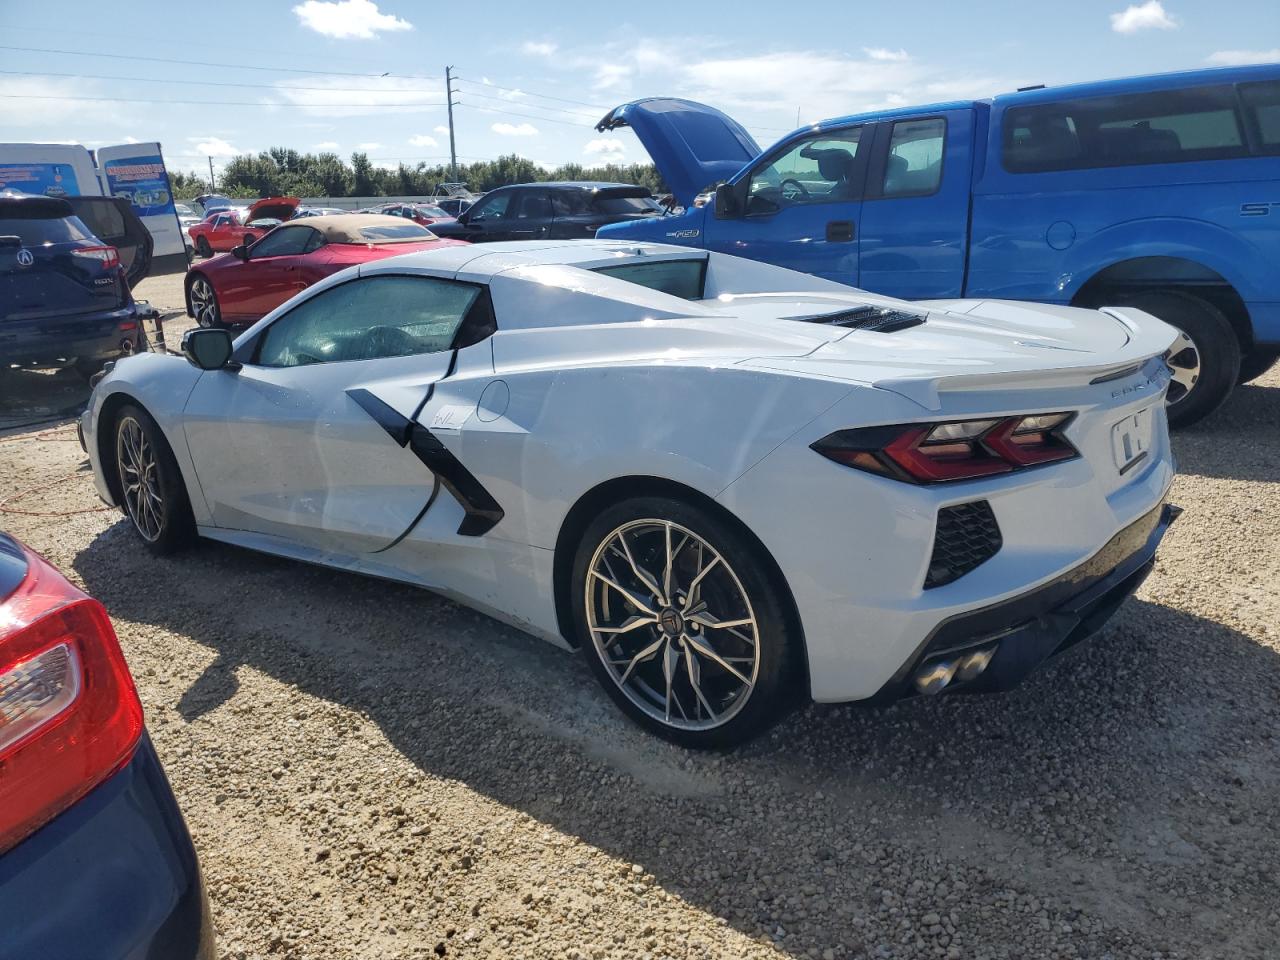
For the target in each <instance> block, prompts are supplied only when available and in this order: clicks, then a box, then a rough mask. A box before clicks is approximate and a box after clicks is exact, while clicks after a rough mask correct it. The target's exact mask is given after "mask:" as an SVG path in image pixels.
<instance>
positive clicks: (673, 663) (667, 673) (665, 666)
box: [662, 641, 684, 722]
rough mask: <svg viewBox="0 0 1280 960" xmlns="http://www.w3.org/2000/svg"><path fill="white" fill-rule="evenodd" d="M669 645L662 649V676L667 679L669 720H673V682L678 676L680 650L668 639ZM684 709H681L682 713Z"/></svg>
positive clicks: (667, 711)
mask: <svg viewBox="0 0 1280 960" xmlns="http://www.w3.org/2000/svg"><path fill="white" fill-rule="evenodd" d="M666 643H667V645H666V647H664V648H663V651H662V676H663V678H664V679H665V680H666V681H667V703H666V713H667V717H666V719H667V722H670V721H671V701H672V688H671V687H672V683H674V681H675V678H676V670H678V669H679V667H680V651H679V650H677V649H676V648H675V645H674V644H673V643H671V642H670V641H666ZM683 712H684V711H683V710H681V713H683Z"/></svg>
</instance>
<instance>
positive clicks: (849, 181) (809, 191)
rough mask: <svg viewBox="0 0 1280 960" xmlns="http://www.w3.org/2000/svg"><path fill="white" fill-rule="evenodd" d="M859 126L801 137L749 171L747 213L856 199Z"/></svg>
mask: <svg viewBox="0 0 1280 960" xmlns="http://www.w3.org/2000/svg"><path fill="white" fill-rule="evenodd" d="M861 136H862V128H861V127H855V128H854V129H852V130H839V131H835V132H832V133H824V134H822V135H821V136H817V137H811V138H810V139H808V140H802V141H800V142H799V143H796V144H793V145H792V146H790V147H788V148H787V149H786V152H784V153H782V154H781V155H779V156H776V157H774V158H773V159H772V160H770V161H769V162H768V163H767V164H766V165H765V166H763V167H760V168H759V169H757V170H756V171H755V172H754V173H752V174H751V184H750V187H749V190H748V194H747V214H748V215H752V214H770V213H777V212H778V211H779V210H782V209H785V208H786V207H794V206H800V205H803V204H809V203H838V202H840V201H842V200H853V199H856V198H857V195H858V193H859V192H860V190H861V184H859V183H856V182H855V180H856V173H857V165H856V163H855V162H854V158H855V157H856V156H857V154H858V143H859V140H860V139H861Z"/></svg>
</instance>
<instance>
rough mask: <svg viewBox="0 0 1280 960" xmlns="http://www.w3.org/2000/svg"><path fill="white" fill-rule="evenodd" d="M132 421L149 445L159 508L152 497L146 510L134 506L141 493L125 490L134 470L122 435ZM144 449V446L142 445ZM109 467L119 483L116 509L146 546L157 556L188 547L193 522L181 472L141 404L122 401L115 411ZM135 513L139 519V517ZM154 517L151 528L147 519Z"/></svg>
mask: <svg viewBox="0 0 1280 960" xmlns="http://www.w3.org/2000/svg"><path fill="white" fill-rule="evenodd" d="M134 424H136V426H137V428H138V429H139V430H140V431H141V433H142V435H143V436H144V437H145V439H146V443H147V444H148V445H149V450H150V451H151V462H152V464H153V466H152V468H151V471H150V474H151V476H153V477H154V483H153V484H152V489H154V490H155V491H156V492H157V493H158V494H159V497H160V503H159V507H158V508H157V507H156V506H154V498H153V499H152V500H151V501H149V502H148V503H149V505H151V511H150V513H147V511H146V510H145V509H144V508H141V507H135V504H136V503H138V500H137V499H135V497H137V496H141V494H140V493H139V494H136V495H134V497H131V496H130V494H129V493H127V492H126V487H127V485H128V484H129V483H130V482H131V478H133V477H136V476H137V472H136V471H133V472H131V468H130V466H129V464H128V454H127V453H126V452H125V451H124V448H123V444H124V443H125V442H126V441H125V440H124V439H123V438H122V434H124V433H125V432H131V430H132V427H131V425H134ZM142 449H143V450H144V451H145V450H147V449H148V447H143V448H142ZM111 450H112V461H113V462H112V467H113V468H114V469H115V471H116V479H117V481H118V483H119V486H120V491H121V497H120V501H121V502H120V509H121V511H122V512H123V513H124V515H125V517H127V518H128V520H129V523H130V525H131V526H132V527H133V530H134V532H135V533H136V534H137V535H138V537H139V539H141V540H142V542H143V543H144V544H145V545H146V547H147V549H148V550H150V551H151V552H152V553H154V554H157V555H161V556H163V555H165V554H170V553H175V552H177V551H179V550H181V549H183V548H184V547H187V546H190V545H191V544H192V543H193V542H195V539H196V523H195V518H194V517H193V516H192V513H191V501H190V499H189V498H188V497H187V487H186V484H185V483H184V482H183V479H182V471H181V470H180V469H179V468H178V461H177V460H175V459H174V456H173V451H172V450H171V449H170V448H169V443H168V441H166V440H165V438H164V434H163V432H161V430H160V427H159V426H157V425H156V422H155V421H154V420H153V419H152V418H151V415H150V414H148V413H147V412H146V411H145V410H143V409H142V408H141V407H139V406H136V405H134V404H126V405H125V406H123V407H121V408H120V410H119V411H118V412H117V414H116V419H115V423H114V424H113V425H112V445H111ZM139 516H142V517H143V519H142V520H139ZM152 520H154V521H155V523H154V528H152V527H153V525H152V523H151V521H152Z"/></svg>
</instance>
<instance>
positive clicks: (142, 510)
mask: <svg viewBox="0 0 1280 960" xmlns="http://www.w3.org/2000/svg"><path fill="white" fill-rule="evenodd" d="M116 464H117V465H118V468H119V473H120V487H121V489H122V490H123V491H124V508H125V512H126V513H128V514H129V519H130V520H132V521H133V525H134V526H135V527H136V528H137V530H138V532H139V533H140V534H142V537H143V539H145V540H147V541H149V542H152V543H154V542H155V541H156V540H158V539H159V538H160V534H161V533H162V532H163V531H164V517H165V505H164V496H163V493H162V492H161V489H160V471H159V467H158V466H157V462H156V451H155V447H154V445H153V444H152V443H151V441H150V439H148V437H147V434H146V431H145V430H143V429H142V424H140V423H139V422H138V421H137V420H135V419H134V418H133V417H125V418H124V419H123V420H121V421H120V426H119V427H118V428H117V433H116Z"/></svg>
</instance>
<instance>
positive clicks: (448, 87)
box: [444, 66, 458, 181]
mask: <svg viewBox="0 0 1280 960" xmlns="http://www.w3.org/2000/svg"><path fill="white" fill-rule="evenodd" d="M444 89H445V103H447V104H448V105H449V178H450V179H451V180H454V181H456V180H457V179H458V148H457V146H455V144H454V139H453V67H452V66H449V67H445V68H444Z"/></svg>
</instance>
